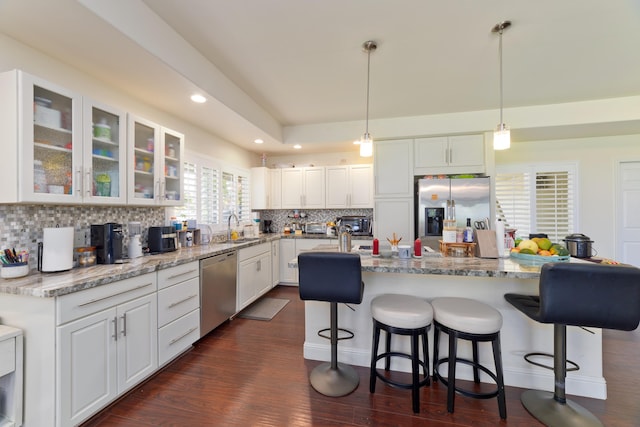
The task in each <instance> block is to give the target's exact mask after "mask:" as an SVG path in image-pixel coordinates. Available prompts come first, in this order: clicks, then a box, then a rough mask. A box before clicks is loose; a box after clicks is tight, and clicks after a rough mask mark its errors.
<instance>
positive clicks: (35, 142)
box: [0, 70, 126, 204]
mask: <svg viewBox="0 0 640 427" xmlns="http://www.w3.org/2000/svg"><path fill="white" fill-rule="evenodd" d="M0 86H1V88H0V89H1V93H2V94H3V99H2V100H1V101H0V117H1V118H0V123H2V129H3V134H5V135H6V138H3V143H2V147H3V159H4V162H3V163H4V165H5V167H4V168H3V169H4V172H5V176H7V177H8V179H9V180H10V182H11V183H13V182H14V181H13V180H14V179H16V178H17V185H11V184H9V185H5V186H2V187H4V189H0V195H2V196H1V197H0V198H1V200H2V201H3V202H6V203H16V202H40V203H61V204H63V203H96V204H100V203H105V204H106V203H108V204H124V203H126V194H125V192H124V189H125V186H126V177H125V176H124V175H123V174H124V165H125V164H126V162H125V159H126V149H125V147H126V144H125V141H126V139H125V136H126V133H125V129H124V126H125V125H126V121H125V115H124V113H123V112H121V111H118V110H116V109H113V108H111V107H107V106H103V105H99V104H98V103H96V102H93V101H91V100H89V99H87V98H83V97H82V96H80V95H78V94H77V93H74V92H71V91H69V90H67V89H65V88H62V87H59V86H56V85H54V84H51V83H49V82H46V81H44V80H41V79H39V78H37V77H33V76H31V75H29V74H27V73H23V72H21V71H17V70H14V71H9V72H5V73H2V74H0ZM83 104H84V106H83ZM16 107H17V108H16ZM96 125H99V126H96ZM99 129H101V130H99Z"/></svg>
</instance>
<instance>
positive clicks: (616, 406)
mask: <svg viewBox="0 0 640 427" xmlns="http://www.w3.org/2000/svg"><path fill="white" fill-rule="evenodd" d="M268 295H269V296H272V297H278V298H288V299H289V300H290V302H289V304H287V306H286V307H285V308H284V309H283V310H282V311H280V313H278V315H276V317H275V318H274V319H272V320H271V321H268V322H266V321H259V320H248V319H240V318H236V319H234V320H232V321H230V322H228V323H225V324H224V325H222V326H221V327H219V328H218V329H216V330H215V331H213V332H212V333H210V334H209V335H207V336H205V337H204V338H203V339H201V340H200V341H198V342H197V343H196V345H195V348H194V349H193V350H192V351H190V352H188V353H187V354H185V355H184V356H182V357H181V358H180V359H178V360H177V361H175V362H174V363H172V364H171V365H170V366H169V367H167V368H166V369H164V370H163V371H161V372H160V373H158V374H157V375H155V376H154V377H152V378H151V379H150V380H148V381H147V382H145V383H143V384H142V385H140V386H138V387H137V388H135V389H134V390H133V391H131V392H130V393H129V394H128V395H127V396H125V397H124V398H122V399H121V400H119V401H118V402H117V403H115V404H114V405H112V406H111V407H109V408H107V409H105V410H104V411H103V412H101V413H100V414H98V415H96V416H95V417H94V418H93V419H91V420H89V421H88V422H86V423H85V424H84V425H83V427H111V426H127V427H130V426H133V427H135V426H431V427H438V426H447V427H454V426H487V427H488V426H498V425H503V426H519V427H520V426H527V427H529V426H538V425H541V424H539V423H538V422H537V421H536V420H535V419H534V418H532V417H531V416H530V415H529V414H528V413H527V411H526V410H525V409H524V408H523V407H522V405H521V403H520V400H519V399H520V393H521V392H522V389H518V388H514V387H507V420H506V421H503V420H500V417H499V416H498V408H497V403H496V400H495V399H489V400H476V399H469V398H465V397H462V396H457V397H456V407H455V413H453V414H449V413H447V410H446V389H445V388H444V387H443V386H442V384H440V383H437V384H432V385H431V386H430V387H426V388H423V389H422V390H421V413H420V414H417V415H414V414H413V413H412V411H411V397H410V391H408V390H399V389H394V388H391V387H388V386H384V385H382V384H381V383H380V382H378V385H377V387H376V393H375V394H370V393H369V389H368V378H369V372H368V370H367V369H366V368H361V367H356V369H357V371H358V373H359V374H360V386H359V387H358V389H357V390H356V391H355V392H353V393H352V394H350V395H348V396H345V397H341V398H330V397H326V396H322V395H320V394H318V393H316V392H315V391H314V390H313V389H312V388H311V386H310V385H309V383H308V374H309V372H310V371H311V369H313V367H315V366H316V365H317V364H318V363H319V362H315V361H309V360H304V358H303V357H302V345H303V342H304V304H303V303H302V302H301V301H300V299H299V296H298V288H296V287H280V286H279V287H276V288H275V289H273V290H272V291H270V293H269V294H268ZM327 323H328V319H327ZM604 337H605V338H604V348H605V350H604V373H605V377H606V379H607V384H608V390H609V398H608V399H607V400H596V399H587V398H581V397H573V396H568V397H569V398H571V399H572V400H574V401H575V402H577V403H579V404H580V405H583V406H584V407H586V408H587V409H589V410H590V411H592V412H593V413H594V414H595V415H596V416H597V417H599V418H600V420H601V421H602V422H603V423H604V424H605V425H606V426H609V427H634V426H636V427H637V426H640V405H639V404H638V398H639V397H640V391H638V382H639V380H640V366H639V365H638V354H639V353H640V332H639V331H634V332H618V331H605V335H604ZM569 351H571V350H569Z"/></svg>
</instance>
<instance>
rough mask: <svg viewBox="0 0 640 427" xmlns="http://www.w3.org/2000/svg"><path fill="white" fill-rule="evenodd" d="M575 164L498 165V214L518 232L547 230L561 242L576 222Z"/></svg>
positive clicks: (518, 234)
mask: <svg viewBox="0 0 640 427" xmlns="http://www.w3.org/2000/svg"><path fill="white" fill-rule="evenodd" d="M576 170H577V167H576V165H574V164H555V165H546V164H533V165H517V166H516V165H511V166H506V167H505V166H503V167H497V168H496V172H497V174H496V179H495V186H496V216H497V217H498V218H502V219H504V220H505V221H506V224H507V227H508V228H515V229H517V230H518V231H517V232H516V235H517V236H519V237H523V238H527V237H528V235H529V233H544V234H547V235H548V236H549V239H551V241H553V242H560V241H561V240H562V239H563V238H564V237H565V236H567V235H568V234H571V233H574V226H575V223H576V216H577V214H576V206H577V201H576V194H577V188H576V185H575V183H576Z"/></svg>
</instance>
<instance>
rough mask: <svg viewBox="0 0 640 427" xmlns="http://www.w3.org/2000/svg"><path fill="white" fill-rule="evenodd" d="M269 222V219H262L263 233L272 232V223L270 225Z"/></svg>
mask: <svg viewBox="0 0 640 427" xmlns="http://www.w3.org/2000/svg"><path fill="white" fill-rule="evenodd" d="M271 222H272V221H271V220H270V219H265V220H263V221H262V232H263V233H273V232H274V230H273V228H272V225H271Z"/></svg>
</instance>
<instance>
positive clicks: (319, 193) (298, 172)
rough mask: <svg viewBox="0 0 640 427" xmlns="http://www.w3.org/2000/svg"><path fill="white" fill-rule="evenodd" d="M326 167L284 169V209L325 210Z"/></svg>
mask: <svg viewBox="0 0 640 427" xmlns="http://www.w3.org/2000/svg"><path fill="white" fill-rule="evenodd" d="M324 172H325V171H324V167H321V166H319V167H302V168H284V169H282V209H299V208H300V209H324V205H325V182H324Z"/></svg>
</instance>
